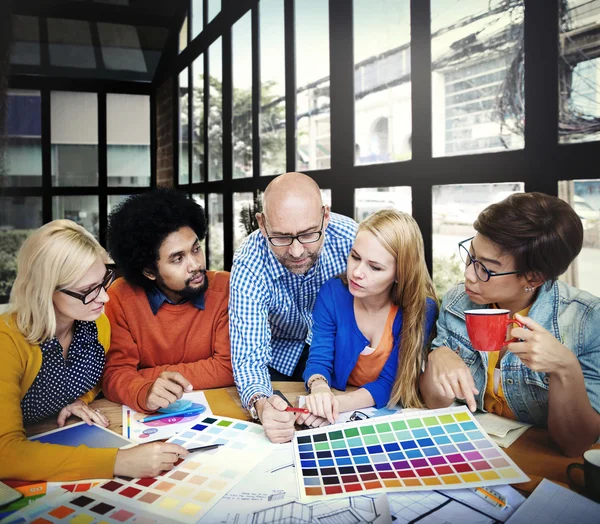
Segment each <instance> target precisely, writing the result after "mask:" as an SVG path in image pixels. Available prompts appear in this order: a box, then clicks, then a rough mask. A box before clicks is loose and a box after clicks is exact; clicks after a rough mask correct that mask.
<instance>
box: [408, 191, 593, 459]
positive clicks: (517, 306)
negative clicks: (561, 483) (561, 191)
mask: <svg viewBox="0 0 600 524" xmlns="http://www.w3.org/2000/svg"><path fill="white" fill-rule="evenodd" d="M474 228H475V231H476V232H477V234H476V235H475V236H474V237H473V238H470V239H467V240H464V241H462V242H461V243H460V244H459V246H460V248H459V249H460V251H461V254H462V255H463V260H464V262H465V264H466V267H465V282H464V284H459V285H458V286H456V287H455V288H453V289H451V290H450V291H449V292H448V293H447V294H446V296H445V297H444V300H443V302H442V307H441V311H440V317H439V320H438V323H437V337H436V338H435V340H434V341H433V343H432V345H431V347H432V351H431V353H430V354H429V357H428V362H427V366H426V370H425V373H424V374H423V375H422V376H421V381H420V388H421V394H422V395H423V398H424V400H425V403H426V404H427V406H428V407H429V408H439V407H446V406H448V405H450V404H451V403H452V402H453V401H454V399H455V398H460V399H464V400H465V401H466V403H467V405H468V406H469V408H470V409H471V410H472V411H475V409H476V408H478V409H480V410H484V411H488V412H491V413H496V414H498V415H501V416H505V417H509V418H514V419H517V420H520V421H523V422H528V423H531V424H536V425H542V426H545V425H547V426H548V430H549V432H550V435H551V436H552V438H553V439H554V440H555V441H556V443H557V444H558V445H559V446H560V448H561V449H562V451H563V452H564V453H565V454H566V455H569V456H575V455H579V454H581V453H582V452H583V451H584V450H586V449H587V448H588V447H589V446H590V445H591V444H593V443H594V442H595V441H596V439H598V437H599V436H600V415H599V413H598V412H599V410H600V299H598V298H597V297H595V296H593V295H591V294H589V293H587V292H585V291H581V290H579V289H576V288H574V287H571V286H569V285H567V284H565V283H563V282H558V281H557V278H558V277H559V276H560V275H561V274H562V273H564V272H565V271H566V270H567V268H568V267H569V265H570V264H571V262H572V261H573V260H574V259H575V257H576V256H577V255H578V254H579V252H580V251H581V247H582V244H583V227H582V224H581V220H580V218H579V217H578V216H577V214H576V213H575V211H574V210H573V208H571V206H569V205H568V204H567V203H566V202H564V201H562V200H560V199H559V198H556V197H552V196H549V195H545V194H542V193H519V194H515V195H511V196H510V197H508V198H506V199H505V200H503V201H502V202H499V203H497V204H492V205H491V206H489V207H487V208H486V209H485V210H484V211H482V212H481V213H480V215H479V217H478V218H477V220H476V221H475V223H474ZM478 308H499V309H507V310H509V311H510V316H511V317H514V318H516V319H517V320H519V321H521V322H522V323H523V324H524V326H525V327H515V328H513V329H508V330H507V331H508V333H507V341H508V340H510V339H511V338H513V337H514V338H516V339H519V341H517V342H510V343H507V344H506V345H505V346H504V347H503V348H502V349H501V350H500V351H499V352H480V351H476V350H474V349H473V347H472V345H471V342H470V340H469V336H468V334H467V328H466V323H465V314H464V311H466V310H470V309H478ZM575 427H577V428H578V429H577V431H573V428H575Z"/></svg>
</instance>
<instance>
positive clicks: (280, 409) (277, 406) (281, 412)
mask: <svg viewBox="0 0 600 524" xmlns="http://www.w3.org/2000/svg"><path fill="white" fill-rule="evenodd" d="M255 407H256V412H257V413H258V418H260V422H261V423H262V425H263V428H265V433H266V435H267V437H269V440H270V441H271V442H276V443H281V442H289V441H290V440H292V439H293V438H294V431H296V430H295V428H294V423H295V422H296V417H297V416H298V415H296V414H294V413H291V412H287V411H286V410H285V408H287V403H286V402H285V400H283V399H282V398H281V397H280V396H278V395H273V396H271V397H269V398H261V399H259V400H257V401H256V404H255Z"/></svg>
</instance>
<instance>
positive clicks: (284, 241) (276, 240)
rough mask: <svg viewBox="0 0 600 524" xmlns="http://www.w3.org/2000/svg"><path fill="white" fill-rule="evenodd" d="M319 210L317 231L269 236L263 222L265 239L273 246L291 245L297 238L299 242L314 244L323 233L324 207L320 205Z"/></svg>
mask: <svg viewBox="0 0 600 524" xmlns="http://www.w3.org/2000/svg"><path fill="white" fill-rule="evenodd" d="M321 209H322V212H321V228H320V229H319V231H313V232H312V233H302V234H301V235H295V236H294V235H278V236H269V232H268V231H267V226H266V222H265V231H267V240H268V241H269V242H271V244H273V245H274V246H275V247H284V246H291V245H292V244H293V243H294V240H297V241H298V242H300V243H301V244H314V243H315V242H318V241H319V239H320V238H321V236H322V235H323V224H324V223H325V207H322V208H321ZM264 220H265V215H264V213H263V221H264Z"/></svg>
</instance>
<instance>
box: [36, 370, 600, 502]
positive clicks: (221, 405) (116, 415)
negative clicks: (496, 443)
mask: <svg viewBox="0 0 600 524" xmlns="http://www.w3.org/2000/svg"><path fill="white" fill-rule="evenodd" d="M273 389H278V390H280V391H281V392H282V393H283V394H284V395H285V396H286V397H287V399H288V400H289V401H290V402H291V403H292V404H293V405H294V406H297V405H298V397H299V396H300V395H304V394H305V393H306V392H305V390H304V384H303V383H301V382H273ZM204 393H205V395H206V398H207V400H208V402H209V404H210V408H211V410H212V412H213V413H214V414H215V415H220V416H226V417H232V418H239V419H243V420H250V415H249V414H248V412H247V411H246V410H244V409H242V408H241V402H240V397H239V395H238V392H237V389H236V388H235V387H229V388H222V389H214V390H207V391H205V392H204ZM92 406H93V407H94V408H95V409H100V410H101V411H102V412H103V413H104V415H105V416H106V417H107V418H108V419H109V420H110V426H109V429H111V430H112V431H115V432H116V433H119V434H121V432H122V415H121V405H119V404H115V403H114V402H110V401H109V400H106V399H100V400H95V401H94V402H93V403H92ZM76 422H79V419H78V418H76V417H71V418H70V419H69V420H68V421H67V424H73V423H76ZM51 429H56V419H55V418H54V419H47V420H44V421H42V422H39V423H37V424H32V425H29V426H28V427H27V428H26V430H27V434H28V436H31V435H37V434H39V433H42V432H44V431H49V430H51ZM593 447H594V448H597V449H600V444H596V445H594V446H593ZM504 451H505V452H506V454H507V455H508V456H509V457H510V458H512V459H513V460H514V461H515V463H516V464H517V465H518V466H519V467H520V468H521V469H522V470H523V471H524V472H525V473H526V474H527V475H528V476H529V477H530V478H531V481H530V482H527V483H524V484H515V485H514V487H516V488H517V489H519V490H520V491H522V492H524V493H525V494H527V493H531V492H532V491H533V490H534V489H535V487H536V486H537V485H538V484H539V483H540V482H541V481H542V479H543V478H547V479H549V480H552V481H554V482H558V483H560V484H563V485H564V486H565V487H571V488H576V486H572V485H570V484H569V480H568V478H567V475H566V470H567V466H568V465H569V464H570V463H572V462H580V463H583V460H582V458H581V457H578V458H576V459H573V458H570V457H565V456H564V455H563V454H562V453H561V452H560V450H559V449H558V447H557V446H556V444H554V443H553V442H552V439H551V438H550V434H549V433H548V430H547V429H543V428H535V427H534V428H529V429H528V430H527V431H526V432H525V433H524V434H523V435H522V436H521V437H520V438H519V439H518V440H517V441H516V442H514V443H513V444H511V446H510V447H509V448H506V449H505V450H504Z"/></svg>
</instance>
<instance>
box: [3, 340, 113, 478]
mask: <svg viewBox="0 0 600 524" xmlns="http://www.w3.org/2000/svg"><path fill="white" fill-rule="evenodd" d="M28 351H30V346H29V345H28V344H27V342H26V341H25V339H23V340H16V339H15V337H13V336H10V335H9V334H8V333H6V332H4V333H3V332H0V353H1V355H2V366H0V413H2V417H1V419H0V457H2V460H1V461H0V479H7V478H11V479H19V480H50V481H61V480H79V479H85V478H112V477H113V471H114V465H115V460H116V457H117V452H118V449H116V448H112V449H110V448H109V449H95V448H88V447H87V446H78V447H72V446H59V445H56V444H42V443H41V442H30V441H29V440H27V438H26V435H25V429H24V428H23V415H22V413H21V386H20V383H21V380H22V378H23V374H24V371H25V367H26V363H27V355H28Z"/></svg>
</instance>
